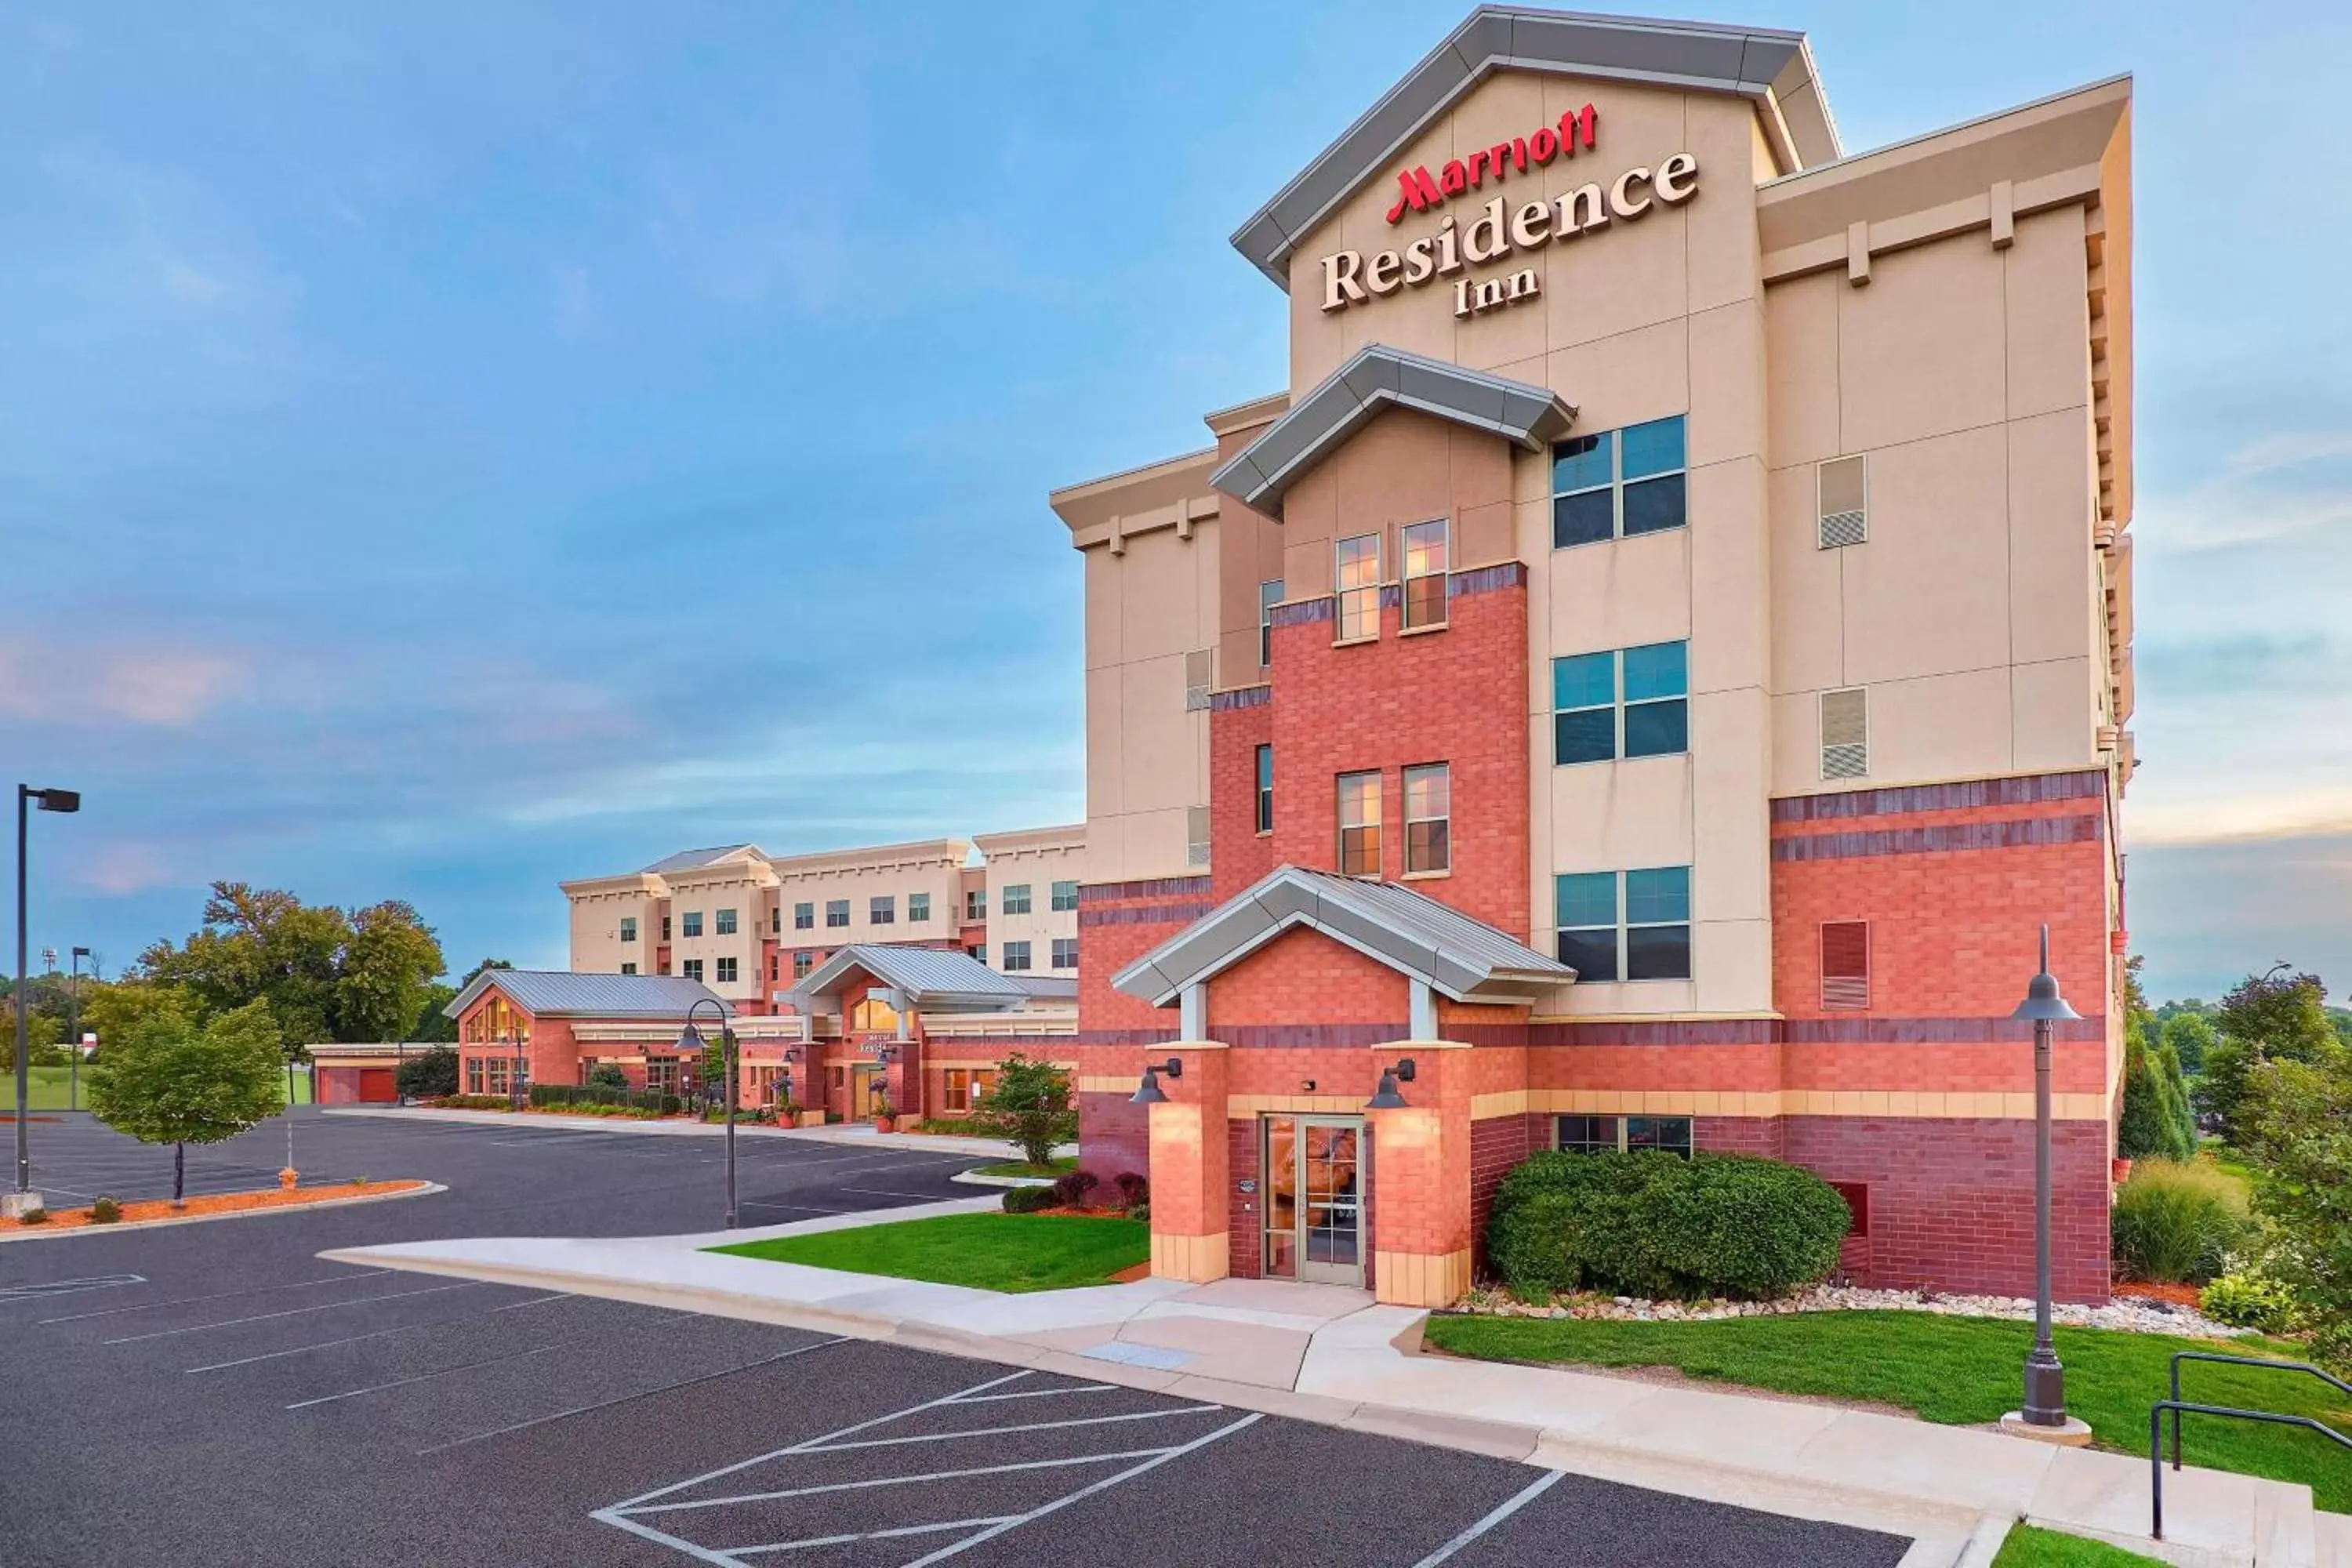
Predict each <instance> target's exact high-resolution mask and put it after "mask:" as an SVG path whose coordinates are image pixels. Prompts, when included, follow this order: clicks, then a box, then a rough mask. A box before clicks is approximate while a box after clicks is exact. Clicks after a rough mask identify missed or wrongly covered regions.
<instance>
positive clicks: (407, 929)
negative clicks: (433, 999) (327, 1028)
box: [334, 899, 443, 1040]
mask: <svg viewBox="0 0 2352 1568" xmlns="http://www.w3.org/2000/svg"><path fill="white" fill-rule="evenodd" d="M348 919H349V921H350V922H351V936H350V939H349V940H348V941H346V942H344V944H343V950H342V952H341V955H340V961H339V963H338V965H337V972H336V977H335V1016H334V1027H335V1037H336V1038H337V1039H339V1040H397V1039H401V1038H404V1037H405V1036H406V1034H407V1032H408V1028H409V1026H410V1025H412V1024H414V1023H415V1022H416V1016H417V1014H418V1013H420V1012H421V1011H423V1009H424V1006H425V988H426V987H427V986H428V985H430V984H432V982H433V977H434V976H435V975H436V974H438V973H441V969H442V963H443V960H442V957H441V944H440V942H437V941H436V940H435V938H434V935H433V932H432V931H430V930H429V929H427V928H426V926H425V922H424V921H422V920H421V919H419V918H418V917H417V913H416V910H415V909H414V908H413V907H411V906H410V905H408V904H405V903H403V902H401V901H400V900H397V899H391V900H385V901H384V902H383V903H380V904H371V905H369V906H368V907H367V908H366V909H363V910H352V912H351V914H350V916H349V917H348Z"/></svg>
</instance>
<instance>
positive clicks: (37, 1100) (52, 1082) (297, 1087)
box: [0, 1047, 310, 1111]
mask: <svg viewBox="0 0 2352 1568" xmlns="http://www.w3.org/2000/svg"><path fill="white" fill-rule="evenodd" d="M11 1048H13V1047H11ZM6 1054H7V1053H6V1051H5V1050H0V1056H5V1055H6ZM89 1070H90V1069H89V1064H88V1063H84V1064H83V1066H82V1069H81V1084H80V1089H81V1097H80V1099H79V1101H77V1102H75V1103H73V1104H68V1090H70V1089H72V1088H73V1087H74V1083H73V1076H74V1074H73V1069H72V1068H26V1076H27V1078H28V1079H30V1082H31V1088H32V1094H31V1096H30V1099H31V1100H32V1102H33V1109H34V1110H36V1111H43V1110H88V1109H89ZM278 1081H279V1082H280V1083H283V1082H284V1081H285V1075H284V1074H283V1073H280V1074H279V1075H278ZM294 1103H295V1104H297V1105H308V1104H310V1073H309V1072H308V1071H307V1070H304V1071H299V1072H297V1073H295V1075H294ZM0 1110H16V1067H15V1065H14V1063H13V1061H11V1063H10V1064H9V1065H8V1066H6V1067H5V1068H0Z"/></svg>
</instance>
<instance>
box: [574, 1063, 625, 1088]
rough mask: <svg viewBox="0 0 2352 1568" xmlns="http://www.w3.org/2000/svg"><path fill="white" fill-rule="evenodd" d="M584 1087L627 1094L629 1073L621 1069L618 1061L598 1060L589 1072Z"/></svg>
mask: <svg viewBox="0 0 2352 1568" xmlns="http://www.w3.org/2000/svg"><path fill="white" fill-rule="evenodd" d="M582 1087H583V1088H586V1089H606V1090H609V1091H611V1092H612V1093H614V1094H626V1093H628V1092H629V1075H628V1074H627V1073H625V1072H623V1071H622V1070H621V1066H620V1064H619V1063H618V1062H598V1063H597V1064H596V1066H595V1067H594V1068H593V1069H592V1070H591V1071H590V1072H589V1074H588V1081H587V1083H586V1084H584V1085H583V1086H582Z"/></svg>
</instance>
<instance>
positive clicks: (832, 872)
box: [773, 839, 971, 990]
mask: <svg viewBox="0 0 2352 1568" xmlns="http://www.w3.org/2000/svg"><path fill="white" fill-rule="evenodd" d="M970 855H971V845H970V844H968V843H966V842H965V841H963V840H961V839H946V840H933V841H928V842H925V843H923V844H919V845H885V846H880V847H876V848H872V849H860V850H845V851H841V852H839V853H835V854H830V855H821V856H810V857H806V858H794V859H790V860H778V861H775V862H774V863H773V865H774V869H775V876H776V889H775V893H774V899H775V903H776V908H777V910H778V911H779V917H780V923H781V925H782V931H779V932H778V933H777V935H776V942H777V945H778V946H779V947H781V948H782V949H783V950H784V951H786V952H790V951H791V950H792V949H793V948H796V947H813V948H824V949H826V950H828V951H829V950H831V949H834V948H837V947H844V946H846V945H847V944H849V943H851V942H953V941H954V940H955V939H956V931H957V927H958V926H959V925H960V924H961V921H962V918H963V909H962V893H961V886H962V868H963V864H964V861H965V860H966V859H967V858H970ZM915 893H928V894H929V895H930V900H931V915H930V919H929V920H928V921H921V922H917V921H909V920H908V918H907V908H908V904H907V900H908V896H909V895H911V894H915ZM880 896H887V897H888V898H890V899H891V900H892V904H891V912H892V914H893V915H895V916H896V917H897V918H896V919H894V920H893V921H890V923H889V924H887V925H877V924H875V923H874V921H873V900H875V899H876V898H877V897H880ZM835 899H846V900H849V924H848V925H847V926H828V925H826V924H825V923H824V907H825V905H826V904H827V903H828V902H829V901H831V900H835ZM803 903H805V904H810V905H813V906H814V909H813V910H812V913H813V915H814V919H815V922H816V923H815V924H814V926H813V927H811V928H810V929H809V930H807V931H802V930H799V929H798V928H796V927H795V926H794V925H793V906H794V905H796V904H803ZM792 980H793V977H792V972H791V970H789V969H783V970H782V972H781V973H780V975H779V978H778V979H777V981H776V985H775V988H776V989H778V990H782V989H786V988H789V987H790V986H791V984H792Z"/></svg>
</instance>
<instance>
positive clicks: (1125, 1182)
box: [1111, 1171, 1151, 1209]
mask: <svg viewBox="0 0 2352 1568" xmlns="http://www.w3.org/2000/svg"><path fill="white" fill-rule="evenodd" d="M1111 1184H1112V1185H1113V1186H1115V1187H1117V1188H1118V1206H1119V1207H1121V1208H1123V1209H1137V1208H1141V1207H1142V1206H1143V1205H1146V1204H1148V1203H1150V1201H1151V1183H1150V1181H1149V1180H1148V1179H1146V1178H1145V1177H1144V1176H1143V1174H1142V1173H1140V1172H1137V1171H1121V1172H1120V1173H1118V1175H1116V1176H1113V1177H1112V1178H1111Z"/></svg>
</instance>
